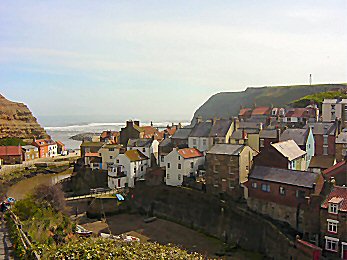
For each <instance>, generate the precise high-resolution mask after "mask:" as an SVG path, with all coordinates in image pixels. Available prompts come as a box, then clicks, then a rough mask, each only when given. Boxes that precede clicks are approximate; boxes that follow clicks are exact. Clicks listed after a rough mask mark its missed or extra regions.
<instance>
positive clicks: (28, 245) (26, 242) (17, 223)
mask: <svg viewBox="0 0 347 260" xmlns="http://www.w3.org/2000/svg"><path fill="white" fill-rule="evenodd" d="M9 214H10V217H11V219H12V220H13V222H14V224H15V226H16V229H17V232H18V235H19V238H20V240H21V242H22V244H23V246H24V249H25V250H26V251H27V250H28V249H29V250H30V251H31V252H33V257H34V259H37V260H40V259H41V258H40V255H39V254H38V253H37V252H36V251H35V250H34V249H33V245H32V243H31V241H30V239H29V238H28V236H27V235H26V234H25V233H24V231H23V230H22V223H21V222H20V220H19V218H18V217H17V216H16V215H15V214H14V213H13V212H12V211H11V210H9Z"/></svg>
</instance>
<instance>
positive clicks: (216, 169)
mask: <svg viewBox="0 0 347 260" xmlns="http://www.w3.org/2000/svg"><path fill="white" fill-rule="evenodd" d="M213 172H215V173H218V165H213Z"/></svg>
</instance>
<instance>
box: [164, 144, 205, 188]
mask: <svg viewBox="0 0 347 260" xmlns="http://www.w3.org/2000/svg"><path fill="white" fill-rule="evenodd" d="M204 162H205V157H204V155H203V154H202V153H201V152H200V151H199V150H198V149H196V148H183V149H178V148H175V149H174V150H172V152H171V153H169V154H168V155H167V156H165V167H166V175H165V183H166V185H170V186H180V185H182V182H183V176H194V175H195V174H196V171H197V170H198V168H199V166H202V165H203V164H204Z"/></svg>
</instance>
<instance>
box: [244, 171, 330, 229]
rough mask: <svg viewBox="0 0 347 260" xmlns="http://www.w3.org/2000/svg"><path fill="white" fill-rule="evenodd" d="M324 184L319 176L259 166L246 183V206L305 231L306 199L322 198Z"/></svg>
mask: <svg viewBox="0 0 347 260" xmlns="http://www.w3.org/2000/svg"><path fill="white" fill-rule="evenodd" d="M323 183H324V180H323V177H322V176H321V175H320V174H316V173H312V172H303V171H293V170H288V169H278V168H272V167H264V166H257V165H256V166H255V167H254V169H253V170H252V172H251V174H250V175H249V176H248V181H247V183H246V187H247V188H248V198H247V204H248V207H249V208H251V209H252V210H254V211H257V212H259V213H261V214H264V215H268V216H270V217H271V218H273V219H276V220H279V221H282V222H287V223H288V224H289V225H290V226H292V227H293V228H295V229H296V230H298V231H302V230H303V229H304V227H303V224H304V219H303V218H304V213H305V210H308V206H307V205H308V203H307V199H308V198H309V197H310V196H311V195H315V194H320V193H321V191H322V188H323Z"/></svg>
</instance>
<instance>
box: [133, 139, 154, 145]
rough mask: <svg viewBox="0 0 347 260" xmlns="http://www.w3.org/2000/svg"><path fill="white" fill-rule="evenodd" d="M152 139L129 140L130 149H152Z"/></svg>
mask: <svg viewBox="0 0 347 260" xmlns="http://www.w3.org/2000/svg"><path fill="white" fill-rule="evenodd" d="M152 142H153V139H152V138H139V139H129V141H128V145H127V146H128V147H151V145H152Z"/></svg>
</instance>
